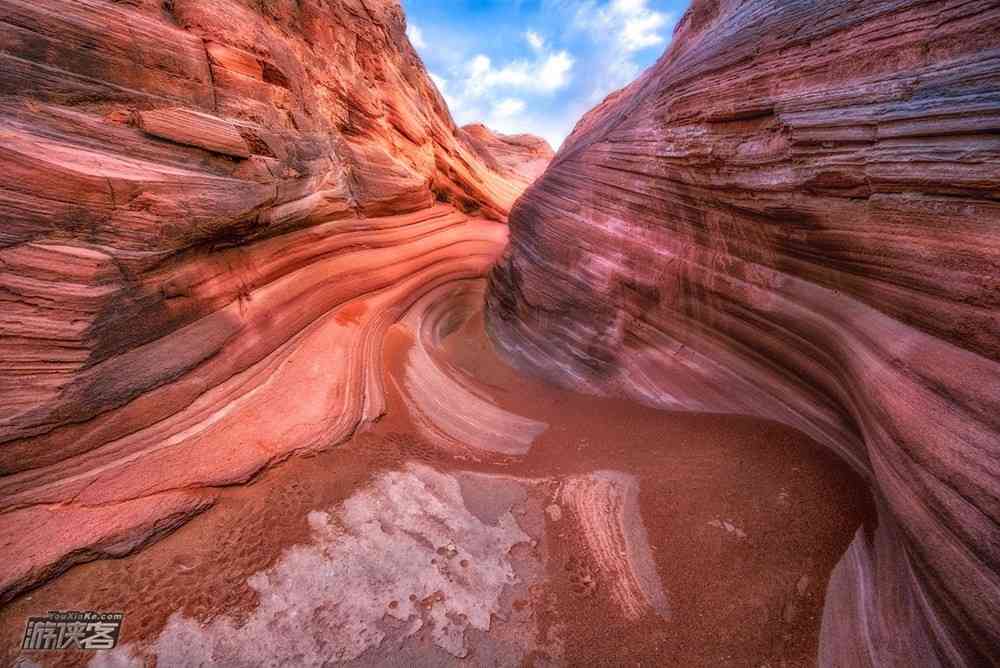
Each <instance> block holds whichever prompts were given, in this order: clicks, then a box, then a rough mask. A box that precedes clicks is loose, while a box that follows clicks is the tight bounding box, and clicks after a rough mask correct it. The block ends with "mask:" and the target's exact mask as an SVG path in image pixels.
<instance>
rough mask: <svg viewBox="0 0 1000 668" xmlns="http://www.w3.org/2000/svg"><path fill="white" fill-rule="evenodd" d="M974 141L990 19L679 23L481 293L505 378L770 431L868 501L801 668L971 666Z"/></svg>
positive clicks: (982, 475) (951, 4)
mask: <svg viewBox="0 0 1000 668" xmlns="http://www.w3.org/2000/svg"><path fill="white" fill-rule="evenodd" d="M998 133H1000V6H998V5H997V3H996V2H990V1H986V2H958V1H951V0H949V1H937V2H934V1H931V2H912V1H906V2H903V1H899V0H879V1H872V2H862V3H850V2H825V1H824V2H820V1H812V0H806V1H802V2H785V1H778V0H765V1H762V2H736V1H735V0H695V2H694V4H693V6H692V8H691V9H690V10H689V11H688V12H687V14H686V15H685V16H684V18H683V19H682V20H681V21H680V22H679V24H678V26H677V28H676V31H675V35H674V40H673V43H672V45H671V46H670V47H669V49H668V50H667V52H666V53H665V54H664V55H663V57H662V58H661V59H660V60H659V61H658V63H657V64H656V65H655V66H654V67H652V68H651V69H650V70H648V71H647V72H646V74H645V75H644V76H643V77H642V78H640V79H639V80H638V81H636V82H635V83H633V84H631V85H630V86H628V87H627V88H625V89H623V90H621V91H619V92H617V93H615V94H613V95H611V96H609V98H608V99H607V100H605V101H604V102H603V103H602V104H601V105H599V106H598V107H597V108H595V109H594V110H592V111H591V112H590V113H589V114H588V115H587V116H585V117H584V118H583V119H582V120H581V121H580V123H579V124H578V125H577V127H576V129H575V131H574V133H573V135H572V136H571V137H570V138H569V139H568V140H567V141H566V143H565V144H564V145H563V147H562V148H561V150H560V152H559V154H558V155H557V156H556V158H555V160H554V161H553V163H552V165H551V167H550V168H549V169H548V171H547V172H546V173H545V174H544V176H543V177H542V178H541V179H539V180H538V181H537V182H536V183H535V184H534V185H533V186H532V187H531V188H530V189H529V190H528V191H527V193H526V194H525V196H524V197H523V198H522V199H521V200H520V201H519V202H518V204H517V205H516V206H515V208H514V210H513V212H512V214H511V221H510V227H511V245H510V248H509V251H508V253H507V254H506V256H505V259H504V262H503V263H502V266H501V267H499V268H498V269H496V270H495V271H494V272H493V273H492V275H491V287H490V292H489V295H488V314H487V315H488V324H489V327H490V331H491V334H492V336H493V338H494V339H495V341H496V342H497V343H498V345H499V346H501V347H502V349H504V350H505V351H506V353H507V355H508V356H509V357H510V359H511V360H513V361H514V362H515V363H517V364H518V365H519V366H520V367H521V368H524V369H530V370H532V371H534V372H536V373H539V374H542V375H543V376H544V377H546V378H548V379H551V380H554V381H556V382H560V383H562V384H564V385H567V386H569V387H573V388H578V389H581V390H585V391H589V392H594V393H606V394H612V395H621V396H627V397H630V398H633V399H636V400H639V401H642V402H645V403H649V404H653V405H658V406H663V407H668V408H674V409H681V410H696V411H712V412H728V413H739V414H750V415H758V416H763V417H767V418H770V419H774V420H778V421H781V422H783V423H785V424H788V425H791V426H794V427H797V428H798V429H801V430H802V431H804V432H805V433H807V434H809V435H810V436H812V437H813V438H815V439H816V440H817V441H819V442H821V443H823V444H825V445H827V446H828V447H830V448H833V449H834V450H835V451H836V452H838V453H839V454H840V455H841V456H842V457H843V458H844V459H845V460H846V461H848V462H849V463H850V464H851V465H852V466H853V467H854V468H855V469H856V470H857V471H859V472H860V473H862V474H863V475H865V476H866V477H867V478H868V479H869V480H870V482H871V485H872V488H873V490H874V491H875V493H876V495H877V499H878V504H879V508H880V522H879V527H878V529H877V531H875V532H874V535H872V534H871V533H869V532H864V531H862V532H859V533H858V535H857V536H856V539H855V544H854V545H853V546H852V548H851V550H849V552H848V554H847V555H845V557H844V561H843V563H842V564H841V567H840V568H838V570H837V572H836V573H835V575H834V578H833V580H832V583H831V585H830V588H829V590H828V591H827V614H826V618H825V619H826V623H825V626H824V635H823V641H822V642H823V648H824V649H823V651H822V653H821V659H822V663H823V664H824V665H845V666H855V665H862V666H868V665H893V666H913V665H921V666H923V665H967V666H972V665H996V661H997V651H996V650H997V647H1000V501H998V499H1000V483H998V481H1000V205H998V202H997V197H998V194H1000V193H998V190H997V184H1000V138H998V137H1000V135H998ZM723 520H725V521H728V518H719V521H720V522H722V521H723ZM725 526H726V525H725V524H724V523H723V527H725ZM734 526H736V525H734Z"/></svg>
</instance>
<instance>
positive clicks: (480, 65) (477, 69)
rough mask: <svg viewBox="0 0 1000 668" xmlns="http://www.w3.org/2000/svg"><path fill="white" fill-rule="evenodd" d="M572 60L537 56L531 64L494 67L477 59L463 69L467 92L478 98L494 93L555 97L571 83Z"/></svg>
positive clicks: (486, 60)
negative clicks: (503, 91)
mask: <svg viewBox="0 0 1000 668" xmlns="http://www.w3.org/2000/svg"><path fill="white" fill-rule="evenodd" d="M573 63H574V60H573V57H572V56H570V55H569V53H567V52H566V51H559V52H556V53H540V54H539V57H538V58H536V59H534V60H515V61H511V62H509V63H507V64H506V65H503V66H502V67H495V66H494V65H493V61H492V60H491V59H490V57H489V56H486V55H484V54H481V53H480V54H478V55H476V56H475V57H474V58H473V59H472V60H470V61H469V62H468V64H467V65H466V68H465V69H466V74H467V75H468V78H467V79H466V89H467V92H468V94H469V95H472V96H474V97H480V96H483V95H485V94H487V93H489V92H490V91H491V90H493V89H514V90H521V91H527V92H533V93H554V92H555V91H557V90H559V89H561V88H565V87H566V86H567V85H568V84H569V82H570V78H571V76H570V73H571V71H572V69H573Z"/></svg>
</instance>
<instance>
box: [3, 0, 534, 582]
mask: <svg viewBox="0 0 1000 668" xmlns="http://www.w3.org/2000/svg"><path fill="white" fill-rule="evenodd" d="M405 30H406V25H405V19H404V17H403V13H402V10H401V8H400V6H399V4H398V2H397V1H396V0H336V1H329V0H278V1H275V2H266V3H260V2H256V1H252V0H213V1H212V2H205V1H204V0H172V1H170V2H161V1H160V0H132V1H130V2H112V1H110V0H78V1H77V0H74V1H73V2H64V1H61V0H41V1H40V0H5V1H4V2H2V3H0V41H2V43H3V48H2V49H0V136H2V145H3V151H2V152H0V218H2V220H3V223H2V225H0V302H2V303H0V353H2V354H0V476H2V477H0V536H2V538H0V551H2V553H3V554H4V555H5V559H4V563H3V565H2V566H0V600H6V599H8V598H10V597H11V596H13V595H15V594H16V593H17V592H19V591H23V590H24V589H25V588H27V587H30V586H32V585H34V584H37V583H38V582H39V581H41V580H43V579H45V578H47V577H49V576H51V575H53V574H56V573H58V572H60V571H61V570H64V569H65V568H67V567H68V566H69V565H71V564H72V563H76V562H79V561H84V560H88V559H93V558H95V557H98V556H101V555H109V554H110V555H118V554H123V553H126V552H128V551H130V550H133V549H135V548H136V547H138V546H140V545H142V544H144V543H145V542H146V541H148V540H150V539H152V538H155V537H156V536H157V535H160V534H162V533H163V532H165V531H168V530H170V529H171V528H173V527H175V526H177V524H179V523H182V522H183V521H185V519H186V518H188V517H190V516H192V515H193V514H195V513H198V512H200V511H202V510H203V509H205V508H206V507H207V506H209V505H211V503H212V500H213V495H212V493H211V492H210V491H208V490H210V489H211V488H212V487H213V486H217V485H225V484H232V483H238V482H242V481H247V480H249V479H251V478H252V477H253V476H255V475H256V474H257V473H258V472H260V471H261V469H262V468H264V467H266V466H268V465H270V464H273V463H275V462H278V461H280V460H282V459H284V458H286V457H288V456H289V455H290V454H291V453H295V452H306V451H310V450H315V449H320V448H324V447H327V446H329V445H331V444H334V443H337V442H338V441H340V440H343V439H344V438H345V437H346V436H348V435H350V434H351V433H352V432H353V431H354V430H355V429H356V427H357V426H358V425H359V424H360V423H362V422H364V421H366V420H371V419H374V418H376V417H377V416H379V415H380V413H381V412H382V410H383V401H382V395H381V384H382V377H381V372H380V369H379V360H380V350H381V334H382V332H384V331H385V330H386V329H387V328H388V326H389V325H391V324H392V323H393V322H394V321H395V319H396V318H398V317H399V316H401V315H402V314H403V313H404V312H405V311H406V310H407V309H408V308H409V306H410V305H411V304H412V303H413V302H414V301H415V300H417V299H419V298H420V297H421V296H422V295H423V294H424V293H426V292H427V291H429V290H433V289H434V288H436V287H437V286H439V285H442V284H445V283H448V282H450V281H453V280H455V279H459V278H471V277H477V276H481V275H482V274H483V273H484V271H485V270H486V269H487V268H488V267H489V265H490V263H491V262H492V261H493V259H494V257H495V255H496V254H497V252H498V251H499V249H500V248H502V247H503V244H504V243H505V239H506V228H505V227H504V226H503V225H502V224H501V222H502V221H503V220H504V219H505V218H506V214H507V212H508V210H509V207H510V205H511V204H512V202H513V201H514V199H515V198H516V197H517V196H518V194H519V193H520V192H521V191H522V190H523V188H524V185H525V183H526V182H525V181H524V180H523V179H521V180H518V179H512V178H510V177H509V175H508V174H506V173H501V172H500V171H499V170H498V169H496V168H494V167H493V166H491V165H489V164H487V162H486V161H485V160H484V158H482V157H481V156H480V155H479V153H478V152H477V150H476V149H475V148H473V146H472V145H471V143H470V141H469V139H468V138H467V137H466V136H465V135H464V133H462V132H461V131H460V130H459V129H458V128H457V127H456V126H455V124H454V122H453V121H452V119H451V117H450V115H449V113H448V111H447V108H446V106H445V103H444V101H443V100H442V98H441V96H440V95H439V94H438V93H437V91H436V89H435V88H434V86H433V84H432V83H431V81H430V79H429V78H428V76H427V74H426V72H425V70H424V68H423V65H422V63H421V62H420V59H419V57H418V56H417V55H416V53H415V52H414V51H413V49H412V47H411V46H410V44H409V42H408V41H407V39H406V37H405ZM491 221H501V222H491ZM42 526H45V527H49V528H50V529H51V530H48V531H44V532H43V531H41V530H40V529H39V527H42Z"/></svg>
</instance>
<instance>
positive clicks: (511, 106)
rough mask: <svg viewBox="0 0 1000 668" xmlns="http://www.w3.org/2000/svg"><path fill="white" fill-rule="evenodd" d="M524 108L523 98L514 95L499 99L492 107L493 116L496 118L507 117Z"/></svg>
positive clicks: (516, 113) (518, 112)
mask: <svg viewBox="0 0 1000 668" xmlns="http://www.w3.org/2000/svg"><path fill="white" fill-rule="evenodd" d="M524 108H525V104H524V100H520V99H518V98H516V97H508V98H505V99H503V100H500V102H499V103H497V105H496V106H495V107H493V116H495V117H498V118H509V117H511V116H516V115H518V114H520V113H521V112H522V111H524Z"/></svg>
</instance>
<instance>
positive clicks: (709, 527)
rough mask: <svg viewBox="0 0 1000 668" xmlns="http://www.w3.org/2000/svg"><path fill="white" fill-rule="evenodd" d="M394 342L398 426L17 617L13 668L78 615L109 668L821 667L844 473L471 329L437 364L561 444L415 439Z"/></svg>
mask: <svg viewBox="0 0 1000 668" xmlns="http://www.w3.org/2000/svg"><path fill="white" fill-rule="evenodd" d="M386 344H387V345H386V351H385V361H386V365H387V369H388V373H389V376H390V377H389V379H388V382H387V383H386V390H387V393H388V397H387V399H388V405H389V409H388V413H387V414H386V416H385V417H384V418H383V419H381V420H380V421H379V422H378V423H376V424H375V425H372V426H371V427H369V428H367V429H366V430H365V431H363V432H362V433H358V434H357V435H356V436H355V437H354V438H352V439H351V440H350V441H349V442H347V443H345V444H343V445H341V446H338V447H336V448H333V449H331V450H330V451H328V452H325V453H322V454H319V455H317V456H313V457H309V458H292V459H290V460H289V461H287V462H285V463H284V464H282V465H280V466H278V467H276V468H274V469H272V470H271V471H269V472H267V473H266V474H265V475H263V476H261V477H260V478H259V479H258V480H256V481H255V482H254V483H253V484H251V485H247V486H239V487H233V488H227V489H224V490H221V499H220V501H219V503H218V504H217V505H216V506H215V507H214V508H213V509H212V510H210V511H208V512H206V513H204V514H203V515H201V516H199V517H197V518H195V519H194V520H193V521H191V522H190V523H188V524H187V525H185V526H183V527H182V528H181V529H179V530H178V531H176V532H175V533H173V534H171V535H169V536H167V537H166V538H164V539H163V540H161V541H160V542H158V543H156V544H154V545H152V546H150V547H149V548H147V549H145V550H144V551H142V552H141V553H138V554H135V555H132V556H130V557H127V558H123V559H116V560H104V561H99V562H93V563H90V564H85V565H82V566H77V567H75V568H73V569H72V570H71V571H69V572H68V573H66V574H65V575H63V576H62V577H60V578H57V579H56V580H54V581H52V582H50V583H48V584H46V585H45V586H43V587H40V588H39V589H36V590H34V591H33V592H30V593H29V594H27V595H24V596H22V597H20V598H18V599H16V600H15V601H13V602H12V603H11V604H9V605H8V606H6V607H5V608H4V609H3V610H2V611H0V629H2V635H0V642H2V654H0V656H2V657H3V659H4V662H5V664H7V665H9V664H11V663H14V662H21V663H22V664H23V665H42V666H62V665H86V664H87V662H88V661H90V660H92V659H94V658H95V657H94V655H93V654H84V653H58V652H30V653H29V652H25V653H23V654H20V653H19V650H18V646H19V643H20V638H21V635H22V633H23V629H24V623H25V620H26V618H27V617H28V616H29V615H38V614H44V613H45V612H47V611H49V610H68V609H72V610H101V611H122V612H124V613H125V622H124V626H123V631H122V639H121V643H120V646H119V647H120V649H119V650H116V652H115V653H114V654H105V655H103V656H100V657H98V658H97V659H98V660H97V661H95V665H129V664H133V665H135V664H138V665H143V664H145V665H157V663H158V665H161V666H174V665H198V664H199V662H200V663H202V664H204V665H211V664H214V665H233V666H237V665H308V664H313V665H323V663H325V662H327V661H328V660H329V659H331V658H339V659H343V660H344V661H345V662H346V663H347V665H407V666H413V665H476V666H479V665H504V666H506V665H524V666H545V665H574V666H576V665H581V666H582V665H587V666H601V665H606V666H641V665H646V666H649V665H658V666H659V665H676V666H769V667H771V668H778V667H781V666H810V665H814V664H815V659H814V657H815V655H816V649H817V638H818V632H819V624H820V616H821V612H822V605H823V592H824V588H825V585H826V581H827V578H828V576H829V573H830V571H831V570H832V568H833V566H834V564H835V563H836V561H837V560H838V559H839V557H840V556H841V554H842V553H843V551H844V549H845V548H846V547H847V544H848V543H849V541H850V539H851V537H852V535H853V533H854V531H855V530H856V528H857V527H858V526H859V525H861V524H863V523H864V522H866V521H868V519H869V518H870V508H869V501H868V495H867V492H866V491H865V485H864V483H863V482H862V481H861V480H860V479H858V478H857V477H856V476H855V475H853V474H852V473H851V472H850V471H849V470H848V469H847V467H846V466H845V465H843V464H842V463H841V462H839V461H838V460H837V459H836V458H835V457H834V456H833V455H831V454H830V453H828V452H826V451H824V450H823V449H821V448H819V447H818V446H816V445H815V444H813V443H812V442H811V441H810V440H809V439H808V438H806V437H805V436H803V435H801V434H799V433H798V432H795V431H794V430H791V429H788V428H785V427H782V426H780V425H777V424H774V423H769V422H765V421H761V420H758V419H752V418H743V417H733V416H716V415H691V414H673V413H664V412H661V411H656V410H652V409H649V408H645V407H642V406H637V405H635V404H631V403H628V402H624V401H618V400H613V399H601V398H594V397H585V396H580V395H576V394H573V393H571V392H567V391H564V390H560V389H557V388H553V387H549V386H546V385H543V384H541V383H539V382H536V381H534V380H532V379H529V378H525V377H522V376H521V375H519V374H518V373H517V372H515V371H514V370H513V369H511V368H510V367H508V366H507V365H506V364H504V363H503V362H502V361H501V360H499V359H498V358H497V357H496V355H495V354H494V353H493V351H492V349H491V347H490V345H489V343H488V341H487V339H486V337H485V335H484V333H483V329H482V318H481V316H476V317H473V318H472V319H470V320H469V321H468V322H467V323H466V324H465V325H464V326H463V327H462V328H461V329H460V330H458V331H456V332H454V333H452V334H451V335H449V336H448V337H447V338H446V339H445V340H444V342H443V345H442V346H441V348H440V349H437V350H435V351H434V353H433V354H434V356H435V358H436V361H437V362H438V363H440V364H442V365H444V366H446V367H447V368H448V369H449V370H450V372H451V373H453V374H455V375H456V376H457V377H461V378H462V379H464V382H467V383H470V384H475V387H476V388H477V391H478V392H481V393H482V395H483V396H484V397H487V398H488V399H489V400H490V401H491V402H494V403H495V404H496V405H497V406H499V407H501V408H503V409H504V410H507V411H510V412H511V413H513V414H516V415H518V416H523V417H525V418H531V419H533V420H537V421H539V422H542V423H544V424H546V425H547V426H548V427H547V429H546V430H545V431H544V432H543V433H542V434H541V435H540V436H538V437H537V438H536V439H535V441H534V443H533V444H532V446H531V449H530V450H529V451H528V452H527V454H525V455H524V456H512V455H500V454H492V455H491V454H480V455H474V456H470V455H469V453H468V452H463V451H461V450H457V451H456V450H451V449H449V448H446V447H440V446H439V445H436V444H432V443H431V442H430V441H429V440H427V439H425V438H423V437H422V436H421V433H422V432H421V430H420V429H419V428H418V427H417V426H416V425H415V423H414V421H413V419H412V418H411V413H410V411H409V410H408V408H407V400H406V396H405V390H404V389H402V388H404V387H405V386H404V384H403V383H402V381H401V379H402V377H403V375H404V372H405V366H406V364H407V352H408V350H409V349H410V346H412V345H413V338H412V335H411V334H410V333H408V332H407V331H405V330H403V329H402V328H400V327H399V326H397V327H396V328H394V329H393V330H392V332H391V333H390V336H389V337H388V339H387V342H386ZM290 391H301V392H308V388H292V389H290ZM457 408H460V407H457ZM372 527H375V529H374V530H373V529H372ZM40 530H44V529H43V528H40ZM407 594H408V595H407ZM376 599H377V600H376ZM383 599H384V600H383ZM383 611H384V612H383ZM483 620H485V622H484V621H483ZM290 647H291V648H293V649H289V648H290ZM294 648H301V651H300V650H299V649H294ZM351 648H353V649H351ZM349 650H350V651H349Z"/></svg>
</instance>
